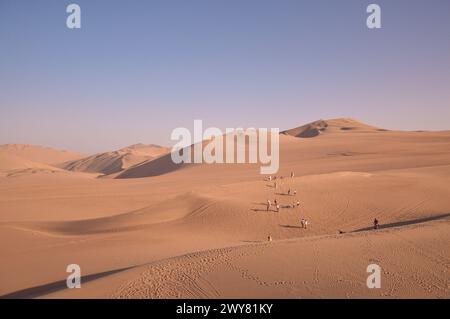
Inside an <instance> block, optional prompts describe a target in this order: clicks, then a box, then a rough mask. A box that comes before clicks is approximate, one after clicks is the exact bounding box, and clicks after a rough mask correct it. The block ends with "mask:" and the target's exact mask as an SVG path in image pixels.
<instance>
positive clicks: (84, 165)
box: [59, 144, 170, 175]
mask: <svg viewBox="0 0 450 319" xmlns="http://www.w3.org/2000/svg"><path fill="white" fill-rule="evenodd" d="M169 151H170V149H169V148H166V147H162V146H159V145H154V144H150V145H146V144H134V145H131V146H128V147H124V148H122V149H120V150H117V151H112V152H105V153H99V154H95V155H92V156H88V157H85V158H82V159H79V160H75V161H70V162H65V163H62V164H60V165H59V167H61V168H63V169H66V170H69V171H77V172H91V173H101V174H105V175H108V174H114V173H117V172H120V171H122V170H124V169H127V168H129V167H132V166H134V165H136V164H139V163H142V162H145V161H148V160H151V159H154V158H157V157H159V156H161V155H163V154H165V153H167V152H169Z"/></svg>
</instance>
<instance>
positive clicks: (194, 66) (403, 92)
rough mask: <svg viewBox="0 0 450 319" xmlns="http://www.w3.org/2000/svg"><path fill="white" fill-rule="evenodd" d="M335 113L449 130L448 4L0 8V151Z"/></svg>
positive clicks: (113, 144)
mask: <svg viewBox="0 0 450 319" xmlns="http://www.w3.org/2000/svg"><path fill="white" fill-rule="evenodd" d="M72 2H74V3H77V4H79V5H80V6H81V10H82V28H81V29H80V30H69V29H67V27H66V17H67V13H66V12H65V9H66V6H67V5H68V4H70V3H72ZM370 3H377V4H379V5H380V6H381V8H382V29H381V30H369V29H367V27H366V25H365V21H366V17H367V13H366V7H367V5H368V4H370ZM334 117H353V118H356V119H359V120H362V121H364V122H368V123H370V124H374V125H378V126H381V127H385V128H390V129H411V130H416V129H450V1H448V0H423V1H414V0H410V1H406V0H405V1H402V0H395V1H393V0H390V1H377V0H372V1H361V0H342V1H335V0H329V1H318V0H309V1H301V0H270V1H269V0H221V1H216V0H180V1H173V0H164V1H162V0H161V1H156V0H151V1H106V0H103V1H101V0H78V1H63V0H53V1H44V0H41V1H21V0H0V144H3V143H29V144H39V145H47V146H52V147H58V148H63V149H70V150H75V151H81V152H85V153H92V152H97V151H105V150H110V149H115V148H118V147H122V146H125V145H128V144H132V143H137V142H143V143H159V144H166V145H167V144H170V143H171V142H170V133H171V131H172V129H173V128H175V127H178V126H184V127H188V128H191V127H192V125H193V120H194V119H203V120H204V122H205V125H207V126H217V127H219V128H225V127H237V126H243V127H250V126H254V127H279V128H281V129H286V128H291V127H295V126H298V125H300V124H303V123H305V122H309V121H312V120H316V119H319V118H334Z"/></svg>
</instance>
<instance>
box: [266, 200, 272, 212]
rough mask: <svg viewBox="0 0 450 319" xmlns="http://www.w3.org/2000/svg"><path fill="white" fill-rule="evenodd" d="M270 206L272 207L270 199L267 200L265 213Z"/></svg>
mask: <svg viewBox="0 0 450 319" xmlns="http://www.w3.org/2000/svg"><path fill="white" fill-rule="evenodd" d="M270 206H272V203H271V202H270V199H268V200H267V211H269V209H270Z"/></svg>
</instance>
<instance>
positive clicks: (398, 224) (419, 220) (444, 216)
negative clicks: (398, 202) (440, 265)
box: [351, 214, 450, 233]
mask: <svg viewBox="0 0 450 319" xmlns="http://www.w3.org/2000/svg"><path fill="white" fill-rule="evenodd" d="M448 217H450V214H441V215H436V216H431V217H424V218H417V219H410V220H405V221H403V222H396V223H390V224H381V225H380V226H379V227H378V229H385V228H392V227H401V226H408V225H414V224H421V223H426V222H430V221H433V220H439V219H447V218H448ZM368 230H373V226H371V227H364V228H359V229H356V230H353V231H351V232H352V233H357V232H362V231H368Z"/></svg>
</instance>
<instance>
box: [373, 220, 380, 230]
mask: <svg viewBox="0 0 450 319" xmlns="http://www.w3.org/2000/svg"><path fill="white" fill-rule="evenodd" d="M378 227H379V222H378V219H376V218H375V219H374V220H373V229H378Z"/></svg>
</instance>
